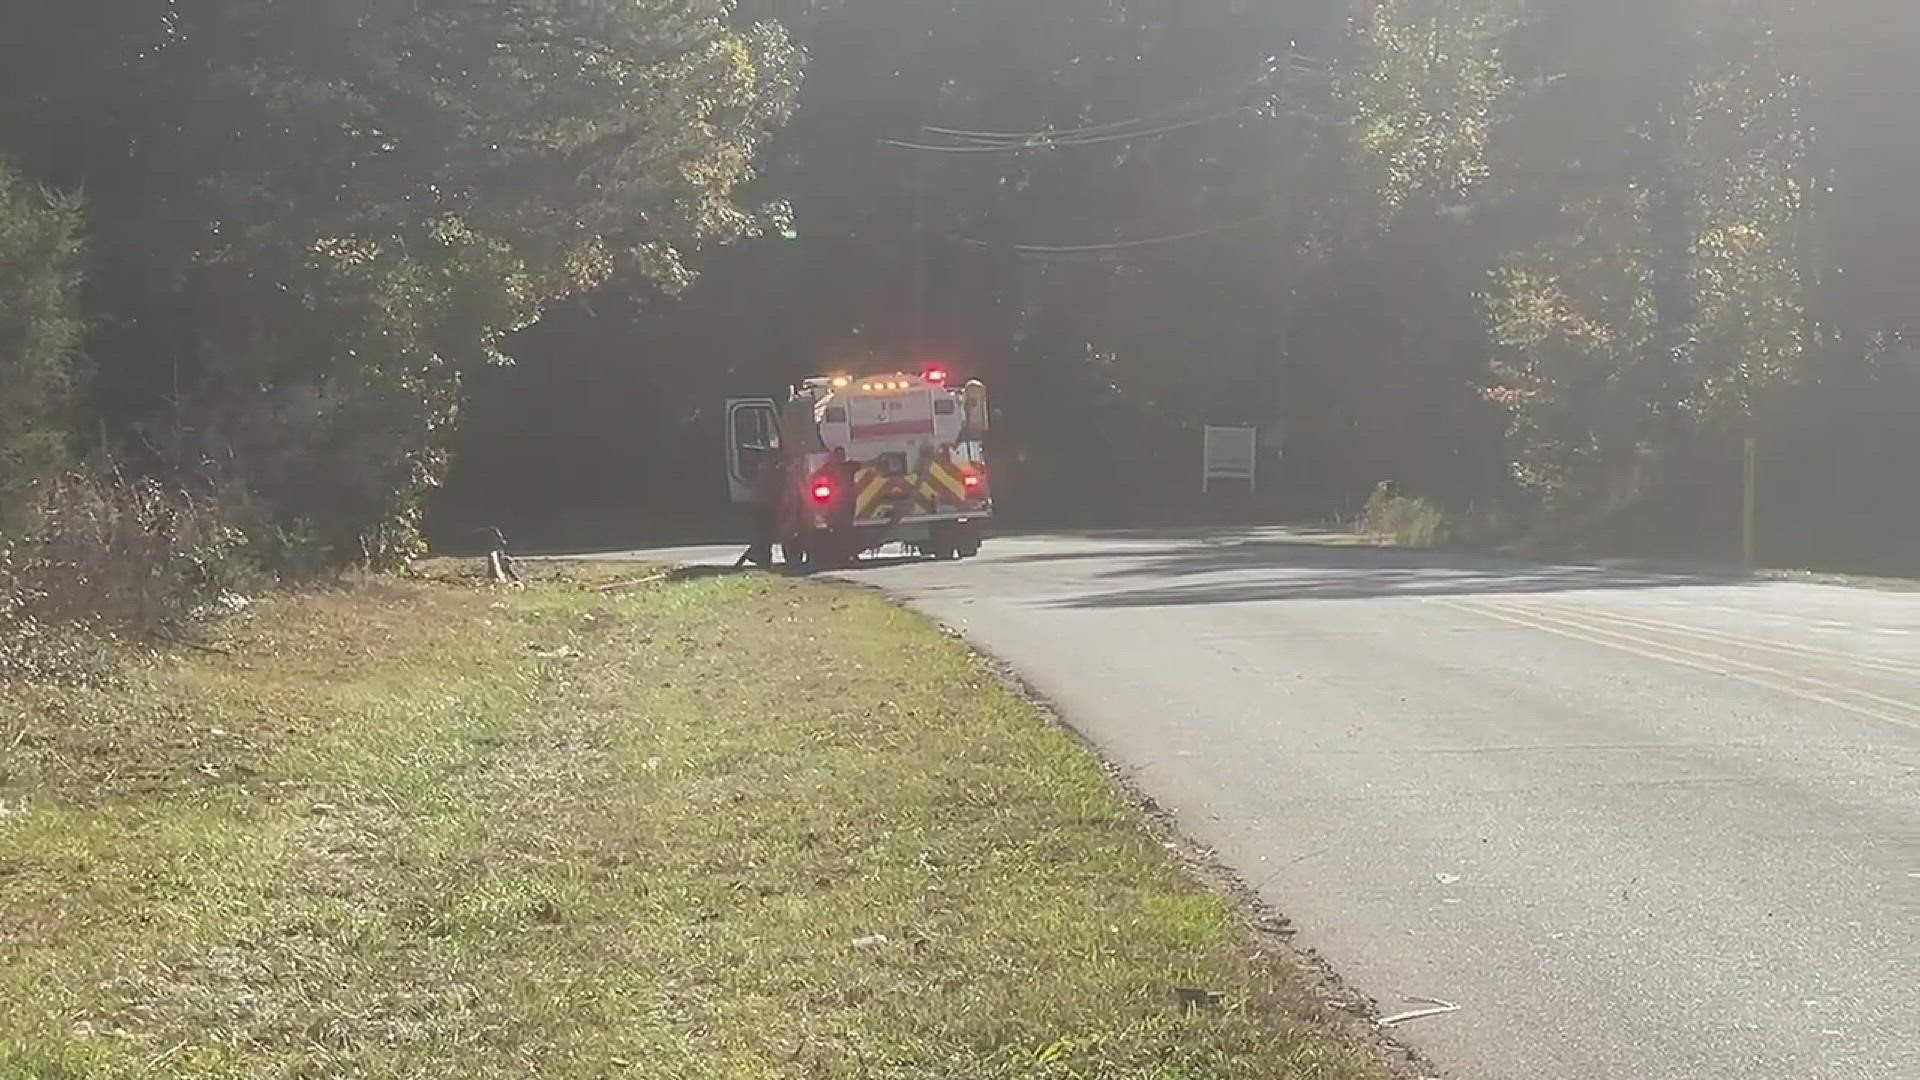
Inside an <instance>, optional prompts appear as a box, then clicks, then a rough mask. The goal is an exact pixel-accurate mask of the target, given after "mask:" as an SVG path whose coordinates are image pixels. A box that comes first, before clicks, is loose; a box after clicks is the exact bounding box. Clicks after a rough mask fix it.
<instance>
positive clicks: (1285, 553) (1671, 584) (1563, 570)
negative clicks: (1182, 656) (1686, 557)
mask: <svg viewBox="0 0 1920 1080" xmlns="http://www.w3.org/2000/svg"><path fill="white" fill-rule="evenodd" d="M1083 558H1084V559H1093V558H1105V559H1106V560H1109V561H1118V562H1119V563H1120V565H1118V566H1115V567H1113V568H1112V569H1108V570H1104V571H1101V572H1100V573H1098V574H1096V575H1095V577H1094V580H1096V581H1098V582H1102V583H1106V584H1109V585H1123V584H1129V583H1145V582H1152V583H1154V584H1151V585H1148V584H1139V585H1137V586H1136V587H1126V588H1121V589H1120V591H1098V592H1089V593H1087V594H1085V595H1081V596H1076V597H1070V598H1067V599H1064V600H1061V601H1059V602H1058V606H1061V607H1072V608H1143V607H1177V606H1193V605H1204V604H1246V603H1260V602H1266V601H1275V600H1363V599H1372V598H1377V597H1393V596H1475V595H1480V596H1487V595H1511V594H1529V593H1559V592H1578V591H1584V590H1618V589H1658V588H1678V587H1687V586H1709V585H1734V584H1741V583H1744V582H1745V581H1747V580H1748V579H1746V578H1744V577H1742V576H1740V575H1737V574H1721V573H1712V572H1675V573H1666V572H1655V571H1647V570H1626V569H1620V568H1616V567H1606V566H1578V565H1572V566H1542V565H1536V564H1529V563H1523V562H1518V561H1514V560H1508V559H1501V558H1497V557H1493V556H1479V555H1471V554H1458V553H1450V552H1424V551H1408V550H1405V549H1399V548H1381V547H1372V546H1366V545H1359V544H1332V543H1324V542H1314V541H1311V540H1305V539H1278V538H1262V539H1243V540H1240V541H1237V542H1231V543H1221V544H1206V545H1180V546H1166V547H1156V548H1150V549H1143V550H1137V551H1131V552H1126V553H1121V554H1116V553H1114V552H1112V551H1108V552H1106V553H1104V555H1101V554H1099V553H1091V552H1089V553H1078V552H1075V553H1059V554H1057V555H1045V554H1043V555H1038V556H1028V557H1024V558H1015V559H1008V560H1005V561H1006V562H1008V563H1016V562H1021V561H1027V562H1036V563H1044V562H1059V561H1064V560H1070V559H1083ZM1193 579H1204V580H1193Z"/></svg>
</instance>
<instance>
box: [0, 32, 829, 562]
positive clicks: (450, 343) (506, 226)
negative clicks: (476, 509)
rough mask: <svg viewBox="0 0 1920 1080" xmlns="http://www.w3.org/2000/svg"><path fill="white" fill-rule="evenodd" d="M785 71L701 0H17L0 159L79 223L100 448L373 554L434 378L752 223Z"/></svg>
mask: <svg viewBox="0 0 1920 1080" xmlns="http://www.w3.org/2000/svg"><path fill="white" fill-rule="evenodd" d="M51 57H67V58H69V59H65V60H59V61H50V60H49V58H51ZM798 68H799V56H798V53H797V51H796V50H795V49H794V48H793V47H792V46H791V45H790V44H789V43H788V41H787V39H786V37H785V35H784V33H783V32H782V31H781V30H780V29H778V28H777V27H775V26H773V25H771V24H755V25H742V24H736V23H734V22H732V21H731V20H730V19H729V18H728V17H727V13H726V9H725V8H723V7H722V6H721V5H717V4H710V3H706V2H703V0H639V2H635V0H524V2H517V3H513V4H475V3H467V2H462V0H424V2H412V0H406V2H403V0H347V2H344V3H326V4H297V3H284V2H278V3H275V2H269V3H261V2H257V0H201V2H196V3H191V4H184V3H183V4H178V5H173V6H171V7H169V8H167V10H166V12H165V14H164V17H161V18H154V17H152V15H151V13H150V12H148V11H147V10H146V8H145V5H143V4H137V3H133V2H132V0H91V2H82V3H74V4H54V3H51V2H46V3H41V2H35V3H33V4H31V5H30V6H29V7H28V8H27V9H26V10H25V11H23V12H21V13H20V14H19V16H18V17H17V18H15V19H14V20H13V22H12V24H11V25H10V28H9V34H8V37H7V40H6V42H5V44H0V94H4V95H5V96H6V97H8V98H9V99H12V100H18V101H32V102H34V108H32V109H23V110H18V111H9V112H5V113H0V149H7V148H10V147H14V148H17V153H18V156H19V157H20V159H21V161H22V163H23V164H24V165H25V167H26V168H28V169H29V170H31V171H32V172H33V173H34V174H35V175H39V176H43V177H48V178H52V179H55V180H56V181H57V182H59V183H61V184H63V185H67V186H73V187H82V188H84V189H85V190H86V191H87V192H88V195H89V199H90V205H92V206H93V207H94V208H95V210H96V213H95V216H94V224H95V235H94V237H93V240H94V247H95V249H96V253H97V255H98V257H99V259H100V261H101V263H102V264H103V265H106V266H109V267H111V268H112V271H113V272H112V273H111V274H103V275H101V277H100V281H99V283H98V288H97V289H96V290H95V294H96V297H97V300H98V302H99V304H100V306H101V308H102V310H101V312H100V314H101V315H102V316H103V317H105V318H106V319H108V320H110V321H111V322H112V325H113V330H112V331H111V332H108V333H103V334H102V335H101V336H100V338H99V339H98V340H97V341H96V342H95V343H94V346H95V347H94V352H95V354H96V356H97V358H98V361H99V365H100V379H101V383H102V387H101V390H102V392H101V393H100V394H99V395H98V396H99V401H100V405H101V410H102V415H101V416H100V417H99V419H100V420H102V421H104V422H105V425H106V427H107V429H108V432H109V436H110V437H112V438H114V439H115V440H116V441H117V442H119V443H121V444H122V447H123V448H129V449H137V450H139V451H141V452H143V453H145V454H147V455H148V456H149V457H150V458H151V459H152V460H151V461H150V462H149V464H150V465H152V466H153V467H154V468H156V469H162V470H166V471H171V472H175V473H199V474H203V475H206V476H210V477H214V478H218V479H219V480H220V481H222V482H235V483H239V484H240V485H242V486H243V487H245V488H246V489H248V491H249V492H250V494H251V496H252V501H253V502H254V504H255V505H256V507H257V509H258V510H259V512H260V513H261V515H262V517H263V520H264V522H265V523H266V524H267V525H268V526H270V527H272V528H278V529H282V530H296V531H302V530H304V531H310V532H317V533H318V535H319V536H320V537H321V538H323V540H324V542H325V544H326V545H327V547H328V548H329V550H330V551H331V552H332V554H333V556H334V557H335V558H336V559H339V560H342V561H345V560H352V561H360V562H365V563H368V564H372V565H377V566H391V565H394V564H396V563H398V562H399V561H401V560H402V559H404V558H406V557H407V556H409V555H411V554H413V553H414V552H415V551H417V523H418V520H419V516H420V512H421V506H422V503H423V501H424V499H425V497H426V495H427V493H428V492H429V491H431V490H432V488H433V487H434V485H435V484H437V483H438V481H439V479H440V477H441V475H442V474H443V473H444V471H445V467H446V453H447V446H448V440H449V436H450V434H451V432H452V430H453V427H454V424H455V422H456V420H457V418H458V407H459V401H460V385H461V383H460V377H461V374H462V373H463V372H468V371H471V370H473V369H475V368H477V367H482V366H485V365H487V364H499V363H504V362H506V358H507V344H508V341H509V339H510V337H511V336H512V335H513V334H515V333H516V332H518V331H520V330H523V329H525V328H526V327H528V326H530V325H532V324H533V323H535V322H536V321H538V320H539V319H540V317H541V316H542V314H543V313H544V311H545V310H546V309H547V307H548V306H549V305H551V304H552V303H554V302H555V301H557V300H560V299H563V298H567V297H572V296H577V295H581V294H584V293H587V292H590V291H592V290H594V289H596V288H598V287H601V286H603V285H605V284H607V283H608V282H610V281H613V280H615V279H616V278H621V279H623V280H625V281H628V282H631V283H635V284H647V285H650V286H652V287H657V288H659V289H662V290H666V291H675V290H678V289H681V288H683V287H684V286H685V285H686V283H687V281H688V280H689V278H690V271H689V269H688V259H687V256H688V253H690V252H693V251H697V250H698V249H700V248H701V247H702V246H704V245H708V244H713V243H724V242H728V241H732V240H736V239H739V238H742V237H746V236H750V235H753V234H754V233H755V232H756V231H757V229H758V228H759V227H760V225H761V222H762V221H764V220H779V219H780V218H781V214H782V210H781V208H780V207H778V206H777V205H776V206H769V207H753V206H751V205H748V204H746V203H745V201H744V200H745V197H746V192H747V188H748V186H749V185H750V183H751V182H752V180H753V179H754V171H753V161H754V158H755V156H756V152H757V151H758V149H759V145H760V142H761V140H762V139H763V138H764V137H766V136H767V135H768V134H769V133H770V132H772V131H773V130H775V129H777V128H778V127H779V126H780V125H781V124H782V123H784V121H785V120H786V117H787V115H788V113H789V112H790V110H791V106H792V101H793V96H794V94H795V92H796V88H797V80H798Z"/></svg>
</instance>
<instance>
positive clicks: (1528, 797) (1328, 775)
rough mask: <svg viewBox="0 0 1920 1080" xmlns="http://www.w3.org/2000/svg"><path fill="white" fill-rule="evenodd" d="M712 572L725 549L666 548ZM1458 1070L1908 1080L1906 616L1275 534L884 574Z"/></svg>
mask: <svg viewBox="0 0 1920 1080" xmlns="http://www.w3.org/2000/svg"><path fill="white" fill-rule="evenodd" d="M680 554H682V555H684V556H686V557H690V558H696V559H705V560H709V561H711V560H713V559H714V558H716V557H730V556H731V554H732V552H726V553H724V556H722V553H716V552H712V551H708V552H683V553H680ZM854 576H855V577H857V578H858V579H859V580H861V581H864V582H867V583H870V584H873V585H877V586H881V587H883V588H886V589H888V590H890V591H892V592H893V593H894V594H896V595H897V596H899V597H901V598H902V599H904V600H906V601H907V602H909V603H912V604H913V605H915V606H917V607H919V608H921V609H923V610H925V611H927V612H929V613H930V614H932V615H934V616H936V617H938V618H939V619H941V620H943V621H945V622H946V623H948V624H950V625H952V626H953V627H955V628H956V629H958V630H960V631H962V632H964V633H965V634H966V635H967V636H968V637H969V638H970V639H971V640H972V641H973V642H975V643H976V644H977V645H978V646H980V647H981V648H983V649H985V650H986V651H988V652H991V653H993V654H994V655H996V656H998V657H1000V658H1002V659H1004V660H1006V661H1009V662H1011V663H1012V664H1014V665H1015V666H1016V667H1017V668H1018V669H1019V670H1020V671H1021V672H1022V673H1023V674H1024V675H1025V677H1026V678H1027V679H1029V680H1030V681H1031V682H1032V684H1033V685H1034V686H1035V687H1036V688H1037V689H1038V690H1039V691H1040V692H1042V693H1043V694H1045V695H1046V696H1048V697H1049V698H1050V699H1052V700H1053V701H1054V702H1055V703H1056V704H1057V705H1058V706H1059V708H1060V710H1061V712H1062V713H1063V715H1064V716H1065V717H1066V718H1067V719H1068V720H1069V721H1070V722H1071V723H1072V724H1074V725H1075V726H1076V727H1077V728H1079V729H1080V730H1081V731H1082V732H1084V733H1085V734H1086V735H1087V736H1088V737H1090V738H1091V739H1093V740H1094V741H1095V742H1096V743H1097V744H1098V745H1100V746H1101V747H1103V748H1104V750H1105V752H1106V753H1107V755H1108V756H1109V757H1110V758H1111V759H1112V760H1113V761H1114V762H1116V763H1117V764H1119V765H1120V766H1122V767H1124V768H1125V769H1127V770H1129V771H1130V772H1131V773H1132V775H1133V776H1134V777H1135V779H1136V781H1137V782H1138V783H1139V784H1140V786H1141V787H1142V788H1143V789H1144V790H1145V791H1146V792H1148V793H1149V794H1151V795H1152V796H1154V797H1155V798H1156V799H1157V800H1159V801H1160V802H1161V803H1162V804H1164V805H1165V806H1167V807H1169V808H1170V809H1172V810H1173V811H1174V812H1175V813H1176V814H1177V816H1178V818H1179V821H1180V823H1181V825H1182V827H1183V828H1184V829H1185V830H1186V831H1187V832H1188V833H1189V834H1190V835H1191V836H1192V837H1194V838H1195V839H1197V840H1199V841H1201V842H1203V843H1206V844H1208V845H1211V846H1212V847H1214V848H1216V849H1217V850H1218V851H1219V852H1220V854H1221V856H1222V857H1223V859H1224V860H1225V861H1226V862H1227V863H1228V864H1229V865H1230V866H1232V867H1234V868H1235V869H1236V870H1238V871H1239V872H1240V874H1241V875H1243V876H1244V878H1245V879H1246V880H1247V881H1248V883H1249V884H1251V885H1253V886H1255V887H1256V888H1257V889H1258V891H1259V892H1260V893H1261V894H1262V895H1263V896H1264V897H1265V898H1266V899H1267V900H1269V901H1270V902H1271V903H1272V904H1273V905H1274V906H1275V907H1276V908H1277V909H1279V910H1280V911H1283V912H1285V913H1286V914H1288V915H1289V916H1291V917H1292V919H1293V921H1294V923H1295V925H1296V926H1297V927H1298V928H1299V930H1300V935H1301V940H1302V942H1303V943H1304V944H1305V945H1307V946H1309V947H1311V948H1314V949H1316V950H1318V951H1319V952H1320V953H1322V954H1323V955H1324V956H1325V957H1326V958H1327V959H1329V960H1330V961H1331V962H1332V963H1333V965H1334V967H1335V968H1336V969H1338V970H1339V971H1340V972H1341V973H1342V974H1343V975H1344V976H1345V977H1346V978H1347V979H1348V980H1349V981H1350V982H1351V983H1352V984H1353V985H1354V986H1355V987H1356V988H1357V989H1359V990H1360V991H1362V992H1364V993H1366V994H1369V995H1370V996H1372V997H1374V998H1376V999H1377V1000H1379V1001H1380V1002H1381V1004H1382V1007H1383V1009H1385V1010H1386V1011H1388V1012H1392V1011H1397V1010H1400V1009H1402V1008H1406V1007H1408V1006H1404V1005H1402V1002H1403V1001H1404V1000H1405V999H1408V998H1415V997H1420V998H1440V999H1445V1000H1447V1001H1450V1002H1454V1003H1456V1004H1458V1005H1459V1006H1460V1010H1459V1012H1457V1013H1454V1014H1452V1015H1448V1016H1442V1017H1437V1018H1432V1019H1425V1020H1420V1021H1416V1022H1414V1023H1411V1024H1408V1025H1406V1026H1405V1027H1403V1028H1401V1029H1400V1034H1401V1035H1402V1036H1404V1037H1405V1038H1406V1039H1407V1040H1408V1041H1409V1042H1410V1043H1412V1044H1413V1045H1414V1046H1416V1047H1418V1048H1419V1049H1421V1050H1422V1051H1424V1052H1426V1053H1427V1054H1429V1055H1430V1056H1431V1057H1432V1058H1433V1059H1434V1060H1435V1061H1436V1062H1437V1063H1439V1065H1440V1066H1441V1068H1442V1069H1443V1070H1444V1071H1445V1072H1446V1073H1447V1075H1449V1076H1456V1077H1461V1078H1468V1080H1494V1078H1500V1080H1508V1078H1511V1080H1535V1078H1538V1080H1747V1078H1752V1080H1800V1078H1820V1080H1827V1078H1832V1080H1920V592H1900V591H1892V590H1875V589H1868V588H1851V587H1842V586H1835V585H1822V584H1811V583H1804V582H1749V581H1736V580H1729V579H1724V578H1715V577H1711V576H1702V577H1689V576H1685V575H1673V574H1648V573H1632V572H1621V571H1614V570H1607V569H1598V568H1538V567H1526V566H1515V565H1512V564H1506V563H1501V562H1498V561H1492V560H1476V559H1471V558H1465V557H1454V556H1433V555H1421V554H1412V553H1397V552H1386V551H1379V550H1374V549H1369V548H1363V547H1358V546H1353V545H1351V544H1346V543H1342V542H1340V541H1339V540H1337V539H1333V538H1313V537H1306V536H1300V535H1296V534H1288V533H1280V532H1254V533H1237V534H1231V535H1217V536H1212V537H1189V538H1170V537H1168V536H1164V535H1106V536H1098V537H1055V538H1046V537H1038V538H1015V539H1001V540H997V541H994V542H992V543H991V544H990V545H989V548H988V552H987V554H986V555H985V556H983V557H982V558H981V559H979V560H977V561H974V562H969V563H965V564H957V565H956V564H929V563H914V564H894V565H888V564H884V563H883V564H880V565H877V566H874V567H870V568H866V569H863V570H860V571H856V572H855V574H854Z"/></svg>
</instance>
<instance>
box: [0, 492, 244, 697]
mask: <svg viewBox="0 0 1920 1080" xmlns="http://www.w3.org/2000/svg"><path fill="white" fill-rule="evenodd" d="M37 496H38V497H37V498H36V499H35V500H34V501H33V502H31V503H29V504H26V505H25V506H23V507H21V508H20V509H21V512H20V513H19V515H18V516H19V517H20V518H21V520H22V521H23V524H22V525H19V526H17V527H16V529H15V531H14V532H13V533H12V534H11V535H6V536H0V639H4V643H0V678H28V679H36V680H46V679H60V678H68V677H72V676H74V675H76V674H78V673H80V672H82V671H83V670H85V669H86V668H87V667H88V660H87V658H88V657H89V656H90V655H91V654H92V653H93V652H94V651H95V650H94V648H93V646H95V645H97V644H98V643H101V642H103V641H107V640H111V639H115V638H131V639H140V638H151V637H154V636H157V635H163V634H167V633H171V632H176V631H178V630H179V629H181V628H182V627H183V626H184V625H185V624H187V623H188V622H190V621H192V620H193V619H195V618H196V617H198V616H200V615H202V614H204V613H206V612H207V611H209V610H212V609H213V607H214V605H215V603H216V602H217V601H219V600H221V599H223V598H224V597H226V596H227V595H229V594H230V593H232V592H234V591H235V590H237V589H241V588H244V587H247V586H250V585H252V584H253V583H254V581H253V574H254V571H253V570H252V569H251V566H250V564H249V563H248V562H247V560H246V559H245V558H244V555H245V549H246V540H245V537H244V536H243V534H242V533H241V532H240V531H239V530H238V529H235V528H233V527H232V526H231V525H229V524H227V523H226V522H225V521H224V520H223V516H222V514H221V512H220V507H219V505H218V503H217V501H216V500H215V499H214V498H213V497H212V496H211V495H209V494H196V493H193V492H189V491H184V490H179V489H174V488H168V487H165V486H163V485H161V484H160V483H158V482H156V481H152V480H124V479H120V478H118V477H112V478H108V479H92V478H88V477H84V476H68V477H65V478H62V479H59V480H57V481H53V482H50V483H47V484H44V485H41V487H40V488H39V489H38V491H37Z"/></svg>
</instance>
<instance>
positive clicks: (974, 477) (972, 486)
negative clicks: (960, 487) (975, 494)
mask: <svg viewBox="0 0 1920 1080" xmlns="http://www.w3.org/2000/svg"><path fill="white" fill-rule="evenodd" d="M960 482H961V483H963V484H965V485H966V486H967V490H968V491H974V490H977V489H978V488H979V487H980V483H981V480H980V474H979V473H968V474H967V475H966V476H965V478H963V479H962V480H961V481H960Z"/></svg>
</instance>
